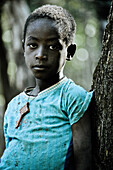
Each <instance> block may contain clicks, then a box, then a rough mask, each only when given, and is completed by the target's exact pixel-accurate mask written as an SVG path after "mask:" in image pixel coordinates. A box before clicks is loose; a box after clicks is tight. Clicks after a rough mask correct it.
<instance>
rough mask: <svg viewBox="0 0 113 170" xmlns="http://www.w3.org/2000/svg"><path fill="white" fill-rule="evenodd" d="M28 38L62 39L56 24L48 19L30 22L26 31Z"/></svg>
mask: <svg viewBox="0 0 113 170" xmlns="http://www.w3.org/2000/svg"><path fill="white" fill-rule="evenodd" d="M27 36H38V37H40V38H57V39H60V36H59V33H58V29H57V27H56V22H55V21H54V20H51V19H48V18H39V19H36V20H34V21H32V22H30V23H29V25H28V27H27V31H26V37H27Z"/></svg>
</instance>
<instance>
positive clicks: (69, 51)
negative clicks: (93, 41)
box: [66, 44, 76, 61]
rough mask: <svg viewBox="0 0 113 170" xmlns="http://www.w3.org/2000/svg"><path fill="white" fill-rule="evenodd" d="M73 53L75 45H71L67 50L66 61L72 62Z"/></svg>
mask: <svg viewBox="0 0 113 170" xmlns="http://www.w3.org/2000/svg"><path fill="white" fill-rule="evenodd" d="M75 51H76V44H71V45H70V46H69V47H68V49H67V58H66V60H68V61H70V60H72V58H73V56H74V54H75Z"/></svg>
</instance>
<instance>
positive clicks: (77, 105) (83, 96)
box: [66, 82, 93, 125]
mask: <svg viewBox="0 0 113 170" xmlns="http://www.w3.org/2000/svg"><path fill="white" fill-rule="evenodd" d="M92 96H93V91H92V92H87V91H86V90H85V89H83V88H82V87H80V86H78V85H76V84H74V82H72V83H70V84H69V86H68V90H67V96H66V97H67V100H66V107H67V114H68V117H69V121H70V124H71V125H72V124H74V123H76V122H77V121H78V120H79V119H80V118H81V117H82V116H83V115H84V113H85V111H86V110H87V109H88V106H89V104H90V102H91V98H92Z"/></svg>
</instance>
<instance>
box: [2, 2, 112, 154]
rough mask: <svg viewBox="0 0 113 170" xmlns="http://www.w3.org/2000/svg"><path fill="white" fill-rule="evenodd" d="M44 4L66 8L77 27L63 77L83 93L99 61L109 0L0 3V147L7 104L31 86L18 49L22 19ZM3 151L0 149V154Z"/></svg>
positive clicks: (29, 74) (88, 86) (30, 80)
mask: <svg viewBox="0 0 113 170" xmlns="http://www.w3.org/2000/svg"><path fill="white" fill-rule="evenodd" d="M48 3H49V4H56V5H60V6H62V7H64V8H66V9H67V10H68V11H70V13H71V14H72V15H73V16H74V18H75V21H76V24H77V31H76V36H75V43H76V44H77V51H76V54H75V57H74V59H73V60H72V61H71V62H67V64H66V67H65V70H64V72H65V74H66V76H67V77H70V78H72V79H73V80H74V81H75V82H76V83H77V84H80V85H81V86H83V87H84V88H85V89H86V90H89V89H90V87H91V83H92V77H93V72H94V69H95V67H96V65H97V63H98V60H99V57H100V51H101V40H102V35H103V31H104V29H105V25H106V23H107V16H108V13H109V8H110V3H111V1H110V0H107V1H106V0H86V1H84V0H62V1H58V0H54V1H53V0H26V1H25V0H19V1H18V0H1V1H0V44H1V46H0V146H1V143H3V130H2V121H3V113H4V109H5V107H6V105H7V103H8V102H9V101H10V100H11V98H12V97H14V96H15V95H16V94H18V93H19V92H20V91H22V90H24V88H25V87H26V86H33V85H34V78H33V76H32V75H31V73H30V72H29V71H28V69H27V68H26V65H25V63H24V57H23V50H22V45H21V41H22V31H23V26H24V22H25V19H26V17H27V16H28V14H29V13H30V11H33V10H34V9H35V8H36V7H39V6H41V5H44V4H48ZM28 76H29V79H28ZM2 146H3V144H2ZM3 147H4V146H3ZM3 147H0V154H1V153H2V152H3Z"/></svg>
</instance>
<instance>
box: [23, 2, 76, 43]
mask: <svg viewBox="0 0 113 170" xmlns="http://www.w3.org/2000/svg"><path fill="white" fill-rule="evenodd" d="M38 18H49V19H52V20H54V21H55V22H56V27H57V29H58V33H59V36H60V38H61V39H62V40H63V41H64V42H65V43H66V44H67V45H69V44H72V43H73V40H74V37H75V31H76V23H75V20H74V18H73V17H72V15H71V14H70V13H69V12H68V11H67V10H66V9H63V8H62V7H60V6H57V5H49V4H48V5H43V6H41V7H39V8H37V9H35V10H34V11H33V12H32V13H31V14H30V15H29V17H28V18H27V20H26V23H25V26H24V35H23V41H24V42H25V37H26V31H27V27H28V25H29V24H30V23H31V22H33V21H35V20H36V19H38Z"/></svg>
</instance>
